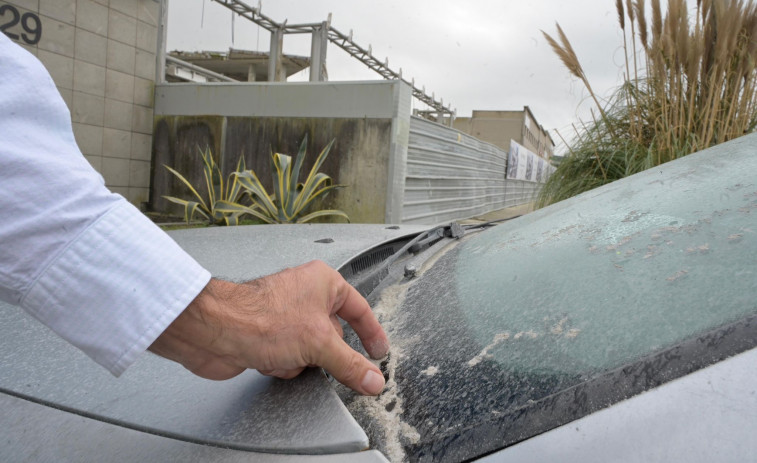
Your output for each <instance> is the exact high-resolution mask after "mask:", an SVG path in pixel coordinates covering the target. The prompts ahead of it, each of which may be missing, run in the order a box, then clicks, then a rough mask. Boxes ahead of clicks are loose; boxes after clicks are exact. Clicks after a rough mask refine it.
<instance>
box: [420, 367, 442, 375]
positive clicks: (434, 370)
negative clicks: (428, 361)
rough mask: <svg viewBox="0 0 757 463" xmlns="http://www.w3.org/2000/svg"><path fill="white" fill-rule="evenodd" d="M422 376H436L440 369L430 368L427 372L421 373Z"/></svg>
mask: <svg viewBox="0 0 757 463" xmlns="http://www.w3.org/2000/svg"><path fill="white" fill-rule="evenodd" d="M421 373H422V374H424V375H426V376H434V375H435V374H437V373H439V367H437V366H430V367H428V368H426V369H425V370H423V371H421Z"/></svg>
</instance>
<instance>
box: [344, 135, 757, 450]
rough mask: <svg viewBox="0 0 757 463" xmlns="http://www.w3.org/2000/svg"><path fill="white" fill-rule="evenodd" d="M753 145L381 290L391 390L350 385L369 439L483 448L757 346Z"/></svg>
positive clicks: (597, 195)
mask: <svg viewBox="0 0 757 463" xmlns="http://www.w3.org/2000/svg"><path fill="white" fill-rule="evenodd" d="M742 145H743V143H742ZM742 145H739V144H738V143H737V144H735V145H733V146H735V148H733V149H731V150H730V154H729V159H728V161H722V160H719V161H713V158H712V157H708V156H707V154H697V155H691V156H689V158H687V159H683V160H681V161H678V162H675V163H671V164H668V165H665V166H663V167H662V168H658V169H655V170H654V171H648V172H646V173H643V174H640V175H637V176H634V177H630V178H628V179H625V180H623V181H620V182H616V183H614V184H611V185H608V186H607V187H605V188H602V189H599V190H595V191H592V192H589V193H588V194H584V195H582V196H580V197H576V198H574V199H572V200H568V201H565V202H562V203H560V204H558V205H555V206H553V207H550V208H546V209H543V210H540V211H537V212H534V213H531V214H529V215H527V216H525V217H522V218H520V219H518V220H514V221H512V222H508V223H505V224H503V225H500V226H498V227H496V228H494V229H492V230H488V231H485V232H482V233H479V234H475V235H471V236H466V237H465V238H464V239H463V240H462V241H461V242H459V243H458V244H456V245H449V246H447V248H446V250H445V251H442V252H440V253H437V255H436V256H434V258H433V260H435V262H433V263H432V264H433V265H428V263H427V265H426V266H425V267H424V269H423V270H422V271H421V272H420V274H419V276H417V277H416V278H414V279H411V280H407V279H405V280H403V281H400V282H399V283H397V284H394V285H392V286H389V287H388V288H385V289H383V291H382V292H381V294H380V296H375V300H374V302H373V304H374V310H375V311H376V313H377V314H378V315H379V317H380V319H381V321H382V323H383V324H384V326H385V327H386V328H387V331H388V332H389V336H390V339H391V341H392V343H393V345H392V352H391V356H390V359H389V361H388V362H387V365H386V368H387V370H388V375H389V378H390V380H389V381H388V383H387V384H388V387H387V391H386V392H385V393H384V394H383V395H382V396H380V397H379V398H363V397H358V396H355V395H349V394H348V393H343V394H342V395H343V398H344V400H345V401H346V403H347V405H348V407H349V408H350V410H351V411H352V412H353V415H354V416H356V418H357V419H358V421H360V422H361V424H362V425H363V426H365V427H366V428H367V429H368V432H369V436H370V437H371V439H372V440H373V443H374V444H375V445H376V446H377V447H379V448H381V449H382V450H384V451H385V452H386V453H387V454H388V456H389V457H390V460H393V461H394V460H395V459H397V460H401V459H403V458H409V459H410V460H413V461H415V460H422V461H423V458H425V457H428V458H431V459H432V460H433V461H459V460H463V459H467V458H471V457H475V456H479V455H482V454H485V453H488V452H491V451H494V450H497V449H499V448H502V447H505V446H507V445H510V444H512V443H515V442H518V441H520V440H523V439H525V438H528V437H530V436H532V435H535V434H538V433H540V432H544V431H546V430H548V429H551V428H553V427H556V426H559V425H561V424H564V423H566V422H569V421H571V420H573V419H577V418H579V417H581V416H583V415H585V414H588V413H591V412H592V411H595V410H597V409H599V408H602V407H605V406H607V405H609V404H611V403H614V402H617V401H619V400H622V399H624V398H627V397H629V396H631V395H634V394H637V393H639V392H642V391H644V390H646V389H648V388H651V387H654V386H656V385H658V384H661V383H663V382H665V381H668V380H670V379H672V378H675V377H678V376H681V375H684V374H686V373H688V372H690V371H692V370H694V369H697V368H701V367H702V366H705V365H707V364H710V363H712V362H714V361H717V360H719V359H721V358H724V357H726V356H728V355H732V354H733V353H735V352H739V351H742V350H744V349H747V348H749V347H752V346H754V345H755V333H753V331H754V325H755V323H754V320H753V318H754V317H755V314H756V313H757V299H756V295H757V226H755V225H754V223H755V214H757V182H755V181H754V176H753V172H755V171H757V161H756V160H755V159H757V158H755V157H754V156H753V155H752V154H750V153H748V150H746V149H743V150H741V149H738V148H739V147H740V146H742ZM714 171H717V175H713V172H714ZM748 172H752V174H748Z"/></svg>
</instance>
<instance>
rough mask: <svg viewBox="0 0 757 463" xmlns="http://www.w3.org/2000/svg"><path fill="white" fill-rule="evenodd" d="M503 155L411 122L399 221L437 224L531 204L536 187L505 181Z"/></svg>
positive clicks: (428, 125)
mask: <svg viewBox="0 0 757 463" xmlns="http://www.w3.org/2000/svg"><path fill="white" fill-rule="evenodd" d="M506 163H507V151H505V150H502V149H500V148H498V147H496V146H494V145H492V144H490V143H486V142H483V141H481V140H478V139H476V138H474V137H471V136H470V135H467V134H464V133H462V132H459V131H457V130H454V129H451V128H449V127H445V126H443V125H440V124H436V123H434V122H430V121H427V120H425V119H422V118H419V117H412V118H411V119H410V139H409V143H408V150H407V176H406V178H405V195H404V200H403V209H402V222H403V223H418V224H436V223H440V222H445V221H453V220H458V219H464V218H468V217H473V216H476V215H480V214H484V213H487V212H490V211H494V210H497V209H503V208H506V207H512V206H517V205H520V204H525V203H528V202H530V201H533V200H534V198H535V195H536V194H537V193H538V192H539V188H540V187H541V184H539V183H536V182H528V181H522V180H507V179H505V172H506Z"/></svg>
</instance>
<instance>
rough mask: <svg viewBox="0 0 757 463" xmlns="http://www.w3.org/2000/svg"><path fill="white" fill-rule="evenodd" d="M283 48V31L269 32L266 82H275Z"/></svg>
mask: <svg viewBox="0 0 757 463" xmlns="http://www.w3.org/2000/svg"><path fill="white" fill-rule="evenodd" d="M283 48H284V31H283V30H282V29H276V30H275V31H272V32H271V52H270V54H269V56H268V82H276V80H277V77H279V76H278V74H279V70H280V69H281V56H282V53H283V51H282V50H283ZM284 80H286V79H284Z"/></svg>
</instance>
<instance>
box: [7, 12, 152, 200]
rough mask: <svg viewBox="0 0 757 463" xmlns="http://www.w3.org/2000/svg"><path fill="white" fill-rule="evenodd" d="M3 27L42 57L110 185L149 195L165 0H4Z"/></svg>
mask: <svg viewBox="0 0 757 463" xmlns="http://www.w3.org/2000/svg"><path fill="white" fill-rule="evenodd" d="M0 12H2V14H1V15H0V26H2V28H3V31H4V32H5V34H6V35H8V36H9V37H10V38H11V39H12V40H14V41H15V42H16V43H18V44H19V45H21V46H23V47H24V48H26V49H27V50H28V51H29V52H31V53H32V54H34V55H35V56H37V58H39V59H40V61H42V63H43V64H44V65H45V67H46V68H47V70H48V71H49V72H50V74H51V75H52V77H53V80H54V81H55V84H56V85H57V87H58V90H59V91H60V93H61V95H62V96H63V99H64V100H65V102H66V104H67V105H68V108H69V111H70V112H71V120H72V123H73V129H74V135H75V136H76V141H77V143H78V144H79V147H80V149H81V150H82V153H83V154H84V156H85V157H86V158H87V160H89V162H90V163H91V164H92V166H93V167H94V168H95V169H96V170H97V171H98V172H100V173H101V174H102V176H103V177H104V179H105V184H106V185H107V186H108V187H109V188H110V189H111V190H112V191H114V192H117V193H120V194H121V195H123V196H124V197H126V198H127V199H128V200H129V201H130V202H132V203H133V204H135V205H137V206H140V205H142V204H143V203H145V202H146V201H148V199H149V190H150V168H151V157H152V131H153V90H154V86H155V80H156V62H157V60H156V54H157V53H156V50H157V49H158V45H157V44H158V29H159V22H160V21H159V19H160V15H161V8H160V2H159V1H158V0H2V1H0Z"/></svg>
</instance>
